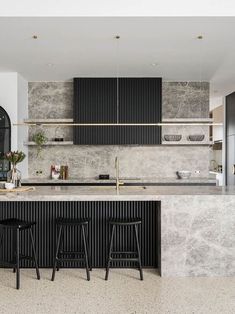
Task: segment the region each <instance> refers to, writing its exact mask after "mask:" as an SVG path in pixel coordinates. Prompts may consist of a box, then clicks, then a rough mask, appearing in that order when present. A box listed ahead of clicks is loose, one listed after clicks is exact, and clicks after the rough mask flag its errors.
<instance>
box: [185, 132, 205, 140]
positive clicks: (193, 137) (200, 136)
mask: <svg viewBox="0 0 235 314" xmlns="http://www.w3.org/2000/svg"><path fill="white" fill-rule="evenodd" d="M204 138H205V135H204V134H193V135H189V136H188V140H189V141H192V142H196V141H197V142H201V141H203V140H204Z"/></svg>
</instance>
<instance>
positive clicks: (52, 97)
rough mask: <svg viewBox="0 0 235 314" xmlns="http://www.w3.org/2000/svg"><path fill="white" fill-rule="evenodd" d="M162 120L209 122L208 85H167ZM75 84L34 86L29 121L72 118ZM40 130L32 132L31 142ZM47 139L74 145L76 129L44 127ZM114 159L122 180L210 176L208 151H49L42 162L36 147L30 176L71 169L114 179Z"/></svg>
mask: <svg viewBox="0 0 235 314" xmlns="http://www.w3.org/2000/svg"><path fill="white" fill-rule="evenodd" d="M162 90H163V94H162V99H163V105H162V107H163V108H162V112H163V118H184V117H188V118H202V117H205V118H207V117H208V115H209V84H208V83H206V82H204V83H198V82H163V89H162ZM72 102H73V83H72V82H30V83H29V104H28V106H29V118H72V107H73V106H72ZM38 130H39V127H36V128H35V127H31V128H30V129H29V139H31V138H32V134H33V133H35V132H36V131H38ZM44 131H45V134H46V136H47V137H48V139H52V138H53V137H58V136H63V137H64V138H65V139H66V140H72V128H65V127H64V128H62V127H60V128H58V127H57V128H55V127H50V128H44ZM115 156H118V157H119V159H120V175H121V176H125V177H145V178H147V177H175V172H176V171H177V170H190V171H191V172H192V176H198V175H196V174H195V170H200V176H201V177H207V176H208V169H209V147H208V146H194V147H192V146H188V147H187V146H179V147H177V146H165V147H163V146H132V145H128V146H77V145H70V146H45V147H44V148H43V151H42V155H41V158H38V157H37V152H36V147H33V146H30V147H29V177H35V176H36V171H38V170H40V171H43V173H42V177H48V176H49V171H50V165H51V164H67V165H68V166H69V175H70V177H81V178H88V177H95V176H97V175H98V174H100V173H109V174H110V175H111V176H114V175H115V172H114V160H115Z"/></svg>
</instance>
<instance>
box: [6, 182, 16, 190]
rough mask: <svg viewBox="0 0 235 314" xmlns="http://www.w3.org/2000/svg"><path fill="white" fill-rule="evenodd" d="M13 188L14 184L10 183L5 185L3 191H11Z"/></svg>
mask: <svg viewBox="0 0 235 314" xmlns="http://www.w3.org/2000/svg"><path fill="white" fill-rule="evenodd" d="M14 187H15V184H14V183H11V182H7V183H5V189H7V190H12V189H14Z"/></svg>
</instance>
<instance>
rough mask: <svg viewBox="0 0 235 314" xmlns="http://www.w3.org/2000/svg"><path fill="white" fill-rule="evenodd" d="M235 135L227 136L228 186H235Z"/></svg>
mask: <svg viewBox="0 0 235 314" xmlns="http://www.w3.org/2000/svg"><path fill="white" fill-rule="evenodd" d="M234 167H235V135H230V136H227V167H226V168H227V185H235V174H234V171H235V169H234Z"/></svg>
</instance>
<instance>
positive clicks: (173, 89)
mask: <svg viewBox="0 0 235 314" xmlns="http://www.w3.org/2000/svg"><path fill="white" fill-rule="evenodd" d="M162 116H163V118H208V117H209V83H208V82H163V85H162Z"/></svg>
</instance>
